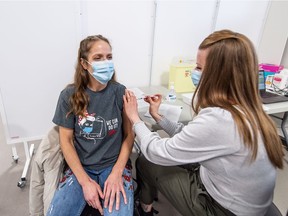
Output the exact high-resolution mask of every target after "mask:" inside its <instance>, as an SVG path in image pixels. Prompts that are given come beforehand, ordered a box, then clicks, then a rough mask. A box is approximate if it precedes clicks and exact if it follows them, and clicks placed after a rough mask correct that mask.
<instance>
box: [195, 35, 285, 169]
mask: <svg viewBox="0 0 288 216" xmlns="http://www.w3.org/2000/svg"><path fill="white" fill-rule="evenodd" d="M205 49H207V50H208V54H207V58H206V63H205V66H204V70H203V71H202V76H201V79H200V82H199V85H198V86H197V88H196V90H195V94H194V97H193V100H192V108H193V110H194V112H195V113H196V114H198V113H199V111H200V109H202V108H206V107H221V108H223V109H225V110H227V111H229V112H230V113H231V114H232V117H233V119H234V120H235V122H236V125H237V128H238V131H239V133H240V136H241V137H242V139H243V141H244V144H245V145H246V147H248V148H250V149H251V151H252V155H251V160H252V161H253V160H255V159H256V157H257V151H258V132H259V131H260V134H261V136H262V138H263V141H264V144H265V148H266V151H267V154H268V157H269V159H270V161H271V163H272V164H273V165H274V166H275V167H278V168H283V156H284V152H283V146H282V143H281V140H280V138H279V135H278V133H277V130H276V127H275V124H274V122H273V121H272V119H271V118H270V117H269V116H268V115H267V114H266V113H265V111H264V110H263V107H262V102H261V99H260V96H259V90H258V60H257V55H256V51H255V49H254V46H253V44H252V42H251V41H250V40H249V39H248V38H247V37H246V36H245V35H243V34H240V33H236V32H232V31H230V30H221V31H216V32H214V33H212V34H210V35H209V36H208V37H207V38H205V39H204V41H203V42H202V43H201V44H200V46H199V50H205ZM196 95H197V100H196V97H195V96H196ZM196 101H197V102H196Z"/></svg>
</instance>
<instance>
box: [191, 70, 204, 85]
mask: <svg viewBox="0 0 288 216" xmlns="http://www.w3.org/2000/svg"><path fill="white" fill-rule="evenodd" d="M201 75H202V72H201V71H199V70H196V69H195V70H193V71H192V73H191V79H192V82H193V85H194V86H195V87H196V86H197V85H198V84H199V81H200V79H201Z"/></svg>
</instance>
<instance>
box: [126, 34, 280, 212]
mask: <svg viewBox="0 0 288 216" xmlns="http://www.w3.org/2000/svg"><path fill="white" fill-rule="evenodd" d="M196 70H198V73H195V74H198V75H200V76H201V78H200V82H199V85H198V86H197V88H196V90H195V93H194V98H193V100H192V109H193V111H194V112H195V116H194V118H193V120H192V121H191V122H190V123H189V124H188V125H187V126H184V125H183V124H181V123H178V124H177V123H174V122H170V121H169V120H168V119H167V118H166V117H165V116H162V115H161V113H159V106H160V103H161V95H159V94H158V95H156V96H157V97H156V96H154V97H148V98H146V101H147V102H148V103H149V104H150V107H149V111H150V114H151V116H152V117H153V118H154V119H155V121H156V122H157V123H158V124H159V125H160V126H161V127H162V128H163V129H164V130H165V131H166V132H167V133H168V134H169V135H170V136H171V138H161V137H159V135H158V134H157V133H152V132H151V131H150V130H149V129H148V128H147V127H146V126H145V124H144V123H143V122H142V121H141V120H140V118H139V116H138V112H137V100H136V98H135V96H134V95H133V93H131V92H129V91H126V96H125V97H124V107H125V112H126V113H127V115H128V118H129V119H130V121H131V122H132V123H133V128H134V131H135V133H136V135H137V136H138V138H139V140H140V143H139V144H140V147H141V151H142V153H143V155H142V156H141V157H139V158H138V160H137V165H136V167H137V178H138V180H139V181H140V186H141V187H140V188H141V192H140V201H141V206H142V208H141V209H142V215H153V213H152V211H151V210H152V202H153V198H154V196H155V191H156V189H157V190H159V191H160V192H161V193H162V194H163V195H164V196H165V197H166V198H167V199H168V200H169V201H170V203H171V204H172V205H173V206H174V207H175V208H176V209H177V210H178V211H179V212H180V213H181V214H182V215H184V216H191V215H195V216H199V215H217V216H222V215H240V216H241V215H242V216H260V215H264V214H265V212H266V211H267V209H268V207H269V206H270V205H271V203H272V200H273V191H274V187H275V179H276V169H277V168H283V156H284V154H283V146H282V143H281V141H280V139H279V136H278V134H277V130H276V127H275V126H274V123H273V121H272V120H271V119H270V117H269V116H268V115H267V114H266V113H265V111H264V110H263V107H262V102H261V100H260V97H259V93H258V61H257V56H256V52H255V50H254V47H253V45H252V43H251V41H250V40H249V39H248V38H247V37H246V36H244V35H243V34H239V33H236V32H232V31H229V30H222V31H216V32H214V33H212V34H211V35H209V36H208V37H207V38H205V39H204V41H203V42H202V43H201V44H200V46H199V50H198V54H197V67H196ZM193 77H194V81H195V82H197V80H198V78H197V76H193ZM195 96H197V99H196V97H195ZM197 163H199V164H200V165H199V166H196V164H197ZM177 165H186V166H181V167H180V166H177ZM189 165H191V166H189Z"/></svg>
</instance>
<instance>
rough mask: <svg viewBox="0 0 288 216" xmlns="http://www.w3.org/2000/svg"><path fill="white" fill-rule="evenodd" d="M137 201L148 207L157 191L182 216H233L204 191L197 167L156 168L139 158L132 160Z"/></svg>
mask: <svg viewBox="0 0 288 216" xmlns="http://www.w3.org/2000/svg"><path fill="white" fill-rule="evenodd" d="M136 168H137V181H138V184H139V186H140V194H139V196H140V201H141V202H143V203H145V204H151V203H152V202H153V199H154V198H155V197H156V193H157V190H158V191H160V192H161V193H162V194H163V195H164V196H165V197H166V198H167V199H168V200H169V202H170V203H171V204H172V205H173V206H174V208H175V209H177V210H178V212H179V213H181V214H182V215H183V216H192V215H195V216H202V215H203V216H204V215H205V216H206V215H207V216H212V215H213V216H226V215H229V216H230V215H234V214H233V213H231V212H230V211H229V210H227V209H225V208H223V207H222V206H221V205H220V204H218V203H217V202H216V201H215V200H214V199H213V198H212V197H211V196H210V195H209V194H208V192H207V191H206V190H205V187H204V185H203V184H202V181H201V179H200V175H199V165H196V166H195V165H193V166H187V167H185V166H160V165H156V164H153V163H151V162H150V161H148V160H147V159H146V158H145V157H144V156H143V155H141V156H139V158H138V159H137V161H136Z"/></svg>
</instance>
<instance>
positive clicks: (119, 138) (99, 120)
mask: <svg viewBox="0 0 288 216" xmlns="http://www.w3.org/2000/svg"><path fill="white" fill-rule="evenodd" d="M124 94H125V86H123V85H121V84H120V83H117V82H116V81H115V71H114V65H113V61H112V48H111V45H110V43H109V41H108V40H107V39H106V38H105V37H103V36H101V35H95V36H89V37H87V38H85V39H84V40H82V41H81V42H80V47H79V51H78V58H77V65H76V71H75V76H74V83H73V84H70V85H68V86H67V87H66V88H65V89H64V90H63V91H62V92H61V94H60V96H59V100H58V104H57V108H56V111H55V115H54V118H53V122H54V123H55V124H56V125H59V134H60V145H61V150H62V152H63V155H64V158H65V160H66V162H67V164H68V166H69V167H68V169H67V170H66V171H65V175H64V177H63V179H62V180H61V181H60V184H59V186H58V188H57V190H56V192H55V194H54V197H53V199H52V201H51V204H50V207H49V209H48V212H47V215H49V216H52V215H55V216H56V215H57V216H61V215H63V216H64V215H69V216H73V215H80V214H81V212H82V211H83V209H84V207H85V205H86V202H87V203H88V205H90V206H92V207H93V208H95V209H98V210H99V212H100V213H101V214H102V215H103V214H104V215H133V185H132V171H131V163H130V161H129V156H130V153H131V150H132V146H133V143H134V133H133V131H132V125H131V123H130V121H129V120H128V118H127V116H126V115H125V113H124V112H123V95H124Z"/></svg>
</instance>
